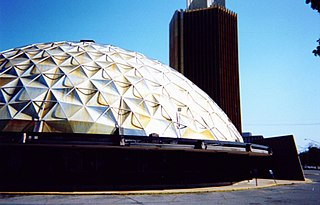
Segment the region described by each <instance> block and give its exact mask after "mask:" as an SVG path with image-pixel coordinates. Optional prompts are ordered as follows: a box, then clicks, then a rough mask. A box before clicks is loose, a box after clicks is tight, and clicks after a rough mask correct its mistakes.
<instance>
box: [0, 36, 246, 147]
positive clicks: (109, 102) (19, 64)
mask: <svg viewBox="0 0 320 205" xmlns="http://www.w3.org/2000/svg"><path fill="white" fill-rule="evenodd" d="M0 130H1V131H15V132H22V131H35V132H73V133H98V134H99V133H101V134H114V133H118V132H119V134H121V135H143V136H146V135H150V134H152V133H157V134H159V136H160V137H161V136H164V137H174V138H191V139H210V140H227V141H240V142H242V137H241V135H240V134H239V133H238V131H237V130H236V128H235V127H234V125H233V124H232V123H231V121H230V120H229V119H228V117H227V116H226V114H225V113H224V112H223V111H222V110H221V109H220V108H219V107H218V106H217V105H216V103H215V102H213V100H212V99H211V98H210V97H209V96H208V95H207V94H206V93H204V92H203V91H202V90H201V89H199V88H198V87H197V86H196V85H194V84H193V83H192V82H191V81H189V80H188V79H187V78H185V77H184V76H183V75H181V74H180V73H178V72H177V71H175V70H174V69H172V68H170V67H168V66H166V65H163V64H161V63H160V62H158V61H155V60H151V59H149V58H147V57H145V56H144V55H142V54H139V53H137V52H132V51H127V50H124V49H121V48H118V47H114V46H110V45H101V44H96V43H94V42H80V43H72V42H53V43H43V44H34V45H29V46H25V47H21V48H16V49H11V50H7V51H4V52H1V53H0Z"/></svg>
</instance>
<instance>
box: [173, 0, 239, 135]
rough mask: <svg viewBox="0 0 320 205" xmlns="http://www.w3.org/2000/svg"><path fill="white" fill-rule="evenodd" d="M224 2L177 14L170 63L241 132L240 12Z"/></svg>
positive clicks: (180, 11)
mask: <svg viewBox="0 0 320 205" xmlns="http://www.w3.org/2000/svg"><path fill="white" fill-rule="evenodd" d="M191 2H192V1H191ZM211 2H212V1H211ZM223 5H224V3H223ZM223 5H221V4H220V5H216V4H214V3H213V5H211V6H209V7H208V8H196V9H187V10H185V11H183V10H178V11H176V12H175V13H174V15H173V17H172V20H171V22H170V66H171V67H173V68H175V69H176V70H178V71H179V72H181V73H182V74H183V75H185V76H186V77H187V78H189V79H190V80H191V81H192V82H194V83H195V84H196V85H198V86H199V87H200V88H201V89H202V90H204V91H205V92H206V93H207V94H208V95H209V96H210V97H211V98H212V99H213V100H214V101H215V102H216V103H217V104H218V105H219V106H220V107H221V108H222V109H223V110H224V111H225V112H226V114H227V115H228V117H229V118H230V119H231V121H232V122H233V124H234V125H235V126H236V127H237V129H238V131H239V132H240V133H241V130H242V129H241V111H240V89H239V62H238V35H237V33H238V32H237V15H236V14H235V13H233V12H232V11H230V10H228V9H226V8H225V7H224V6H223ZM189 6H190V5H189ZM189 8H190V7H189ZM193 8H194V7H193Z"/></svg>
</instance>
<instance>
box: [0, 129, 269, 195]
mask: <svg viewBox="0 0 320 205" xmlns="http://www.w3.org/2000/svg"><path fill="white" fill-rule="evenodd" d="M270 155H271V154H270V152H268V149H267V147H264V146H259V145H252V144H245V143H234V142H216V141H199V140H183V139H172V138H162V137H141V136H140V137H138V136H110V135H107V136H105V135H86V134H74V133H73V134H60V133H25V134H24V133H0V164H1V169H0V182H1V183H0V191H102V190H135V189H164V188H166V189H168V188H186V187H201V186H212V185H221V184H228V183H234V182H238V181H242V180H245V179H251V178H253V177H257V175H258V174H260V173H261V174H262V173H264V174H265V173H266V172H267V171H268V166H269V164H270Z"/></svg>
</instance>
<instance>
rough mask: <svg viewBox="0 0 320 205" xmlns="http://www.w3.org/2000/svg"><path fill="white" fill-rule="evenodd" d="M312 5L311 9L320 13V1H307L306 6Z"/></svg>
mask: <svg viewBox="0 0 320 205" xmlns="http://www.w3.org/2000/svg"><path fill="white" fill-rule="evenodd" d="M309 3H311V8H312V9H313V10H317V11H318V12H319V13H320V0H306V4H309Z"/></svg>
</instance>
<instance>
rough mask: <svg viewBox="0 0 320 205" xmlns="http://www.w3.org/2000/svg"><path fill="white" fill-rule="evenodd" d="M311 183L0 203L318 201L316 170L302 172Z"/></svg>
mask: <svg viewBox="0 0 320 205" xmlns="http://www.w3.org/2000/svg"><path fill="white" fill-rule="evenodd" d="M305 176H306V177H307V178H309V179H311V180H312V181H313V183H306V184H293V185H286V186H274V187H269V188H262V189H252V190H246V191H230V192H211V193H198V194H162V195H161V194H157V195H0V204H1V205H2V204H148V205H149V204H156V205H159V204H232V205H234V204H250V205H258V204H299V205H300V204H317V205H318V204H320V170H318V171H317V170H313V171H311V170H309V171H305Z"/></svg>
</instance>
